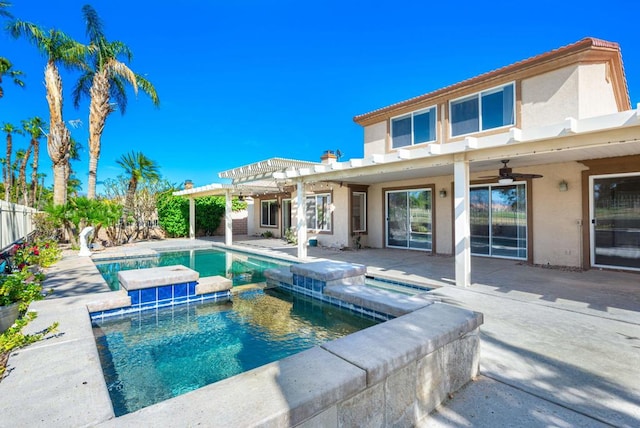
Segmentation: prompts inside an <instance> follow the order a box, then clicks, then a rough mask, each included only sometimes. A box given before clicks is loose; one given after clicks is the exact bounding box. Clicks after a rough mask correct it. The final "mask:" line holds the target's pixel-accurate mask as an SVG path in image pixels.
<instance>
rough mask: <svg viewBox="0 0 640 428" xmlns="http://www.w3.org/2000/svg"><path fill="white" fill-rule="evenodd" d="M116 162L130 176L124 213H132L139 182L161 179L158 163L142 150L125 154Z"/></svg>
mask: <svg viewBox="0 0 640 428" xmlns="http://www.w3.org/2000/svg"><path fill="white" fill-rule="evenodd" d="M116 163H117V164H118V165H120V166H121V167H122V168H124V172H125V174H127V175H128V176H129V183H128V185H127V194H126V196H125V200H124V214H125V215H130V214H131V213H132V212H133V208H134V197H135V194H136V190H137V189H138V182H140V181H141V180H148V181H151V182H153V181H157V180H159V179H160V173H159V172H158V165H157V164H156V163H155V162H154V161H152V160H151V159H149V158H148V157H146V156H145V155H144V154H142V153H141V152H133V151H132V152H131V153H127V154H124V155H122V156H121V157H120V159H118V160H116Z"/></svg>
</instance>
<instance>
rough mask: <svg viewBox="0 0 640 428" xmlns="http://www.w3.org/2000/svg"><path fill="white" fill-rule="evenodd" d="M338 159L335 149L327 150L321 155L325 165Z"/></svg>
mask: <svg viewBox="0 0 640 428" xmlns="http://www.w3.org/2000/svg"><path fill="white" fill-rule="evenodd" d="M337 160H338V157H337V156H336V154H335V152H334V151H333V150H325V151H324V153H323V154H322V156H320V161H321V162H322V163H323V164H325V165H330V164H332V163H336V161H337Z"/></svg>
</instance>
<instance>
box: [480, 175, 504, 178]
mask: <svg viewBox="0 0 640 428" xmlns="http://www.w3.org/2000/svg"><path fill="white" fill-rule="evenodd" d="M478 178H500V176H499V175H483V176H480V177H478Z"/></svg>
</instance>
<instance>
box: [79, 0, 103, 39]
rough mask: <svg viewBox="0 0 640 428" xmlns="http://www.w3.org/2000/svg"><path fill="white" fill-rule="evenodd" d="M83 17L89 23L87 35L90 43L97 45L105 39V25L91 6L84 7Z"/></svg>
mask: <svg viewBox="0 0 640 428" xmlns="http://www.w3.org/2000/svg"><path fill="white" fill-rule="evenodd" d="M82 15H83V16H84V19H85V21H86V23H87V28H86V33H87V37H89V41H90V42H91V43H92V44H95V43H96V42H97V41H98V40H100V39H104V25H103V23H102V20H101V19H100V17H99V16H98V13H97V12H96V10H95V9H94V8H93V7H92V6H91V5H89V4H86V5H84V6H82Z"/></svg>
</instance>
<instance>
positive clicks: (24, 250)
mask: <svg viewBox="0 0 640 428" xmlns="http://www.w3.org/2000/svg"><path fill="white" fill-rule="evenodd" d="M14 251H15V253H14V255H13V268H14V269H22V268H24V267H25V266H33V265H38V266H41V267H49V266H51V265H53V264H54V263H55V262H57V261H58V260H60V258H61V256H62V253H61V251H60V249H59V248H58V243H57V242H55V241H37V242H34V243H33V244H20V245H15V246H14Z"/></svg>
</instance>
